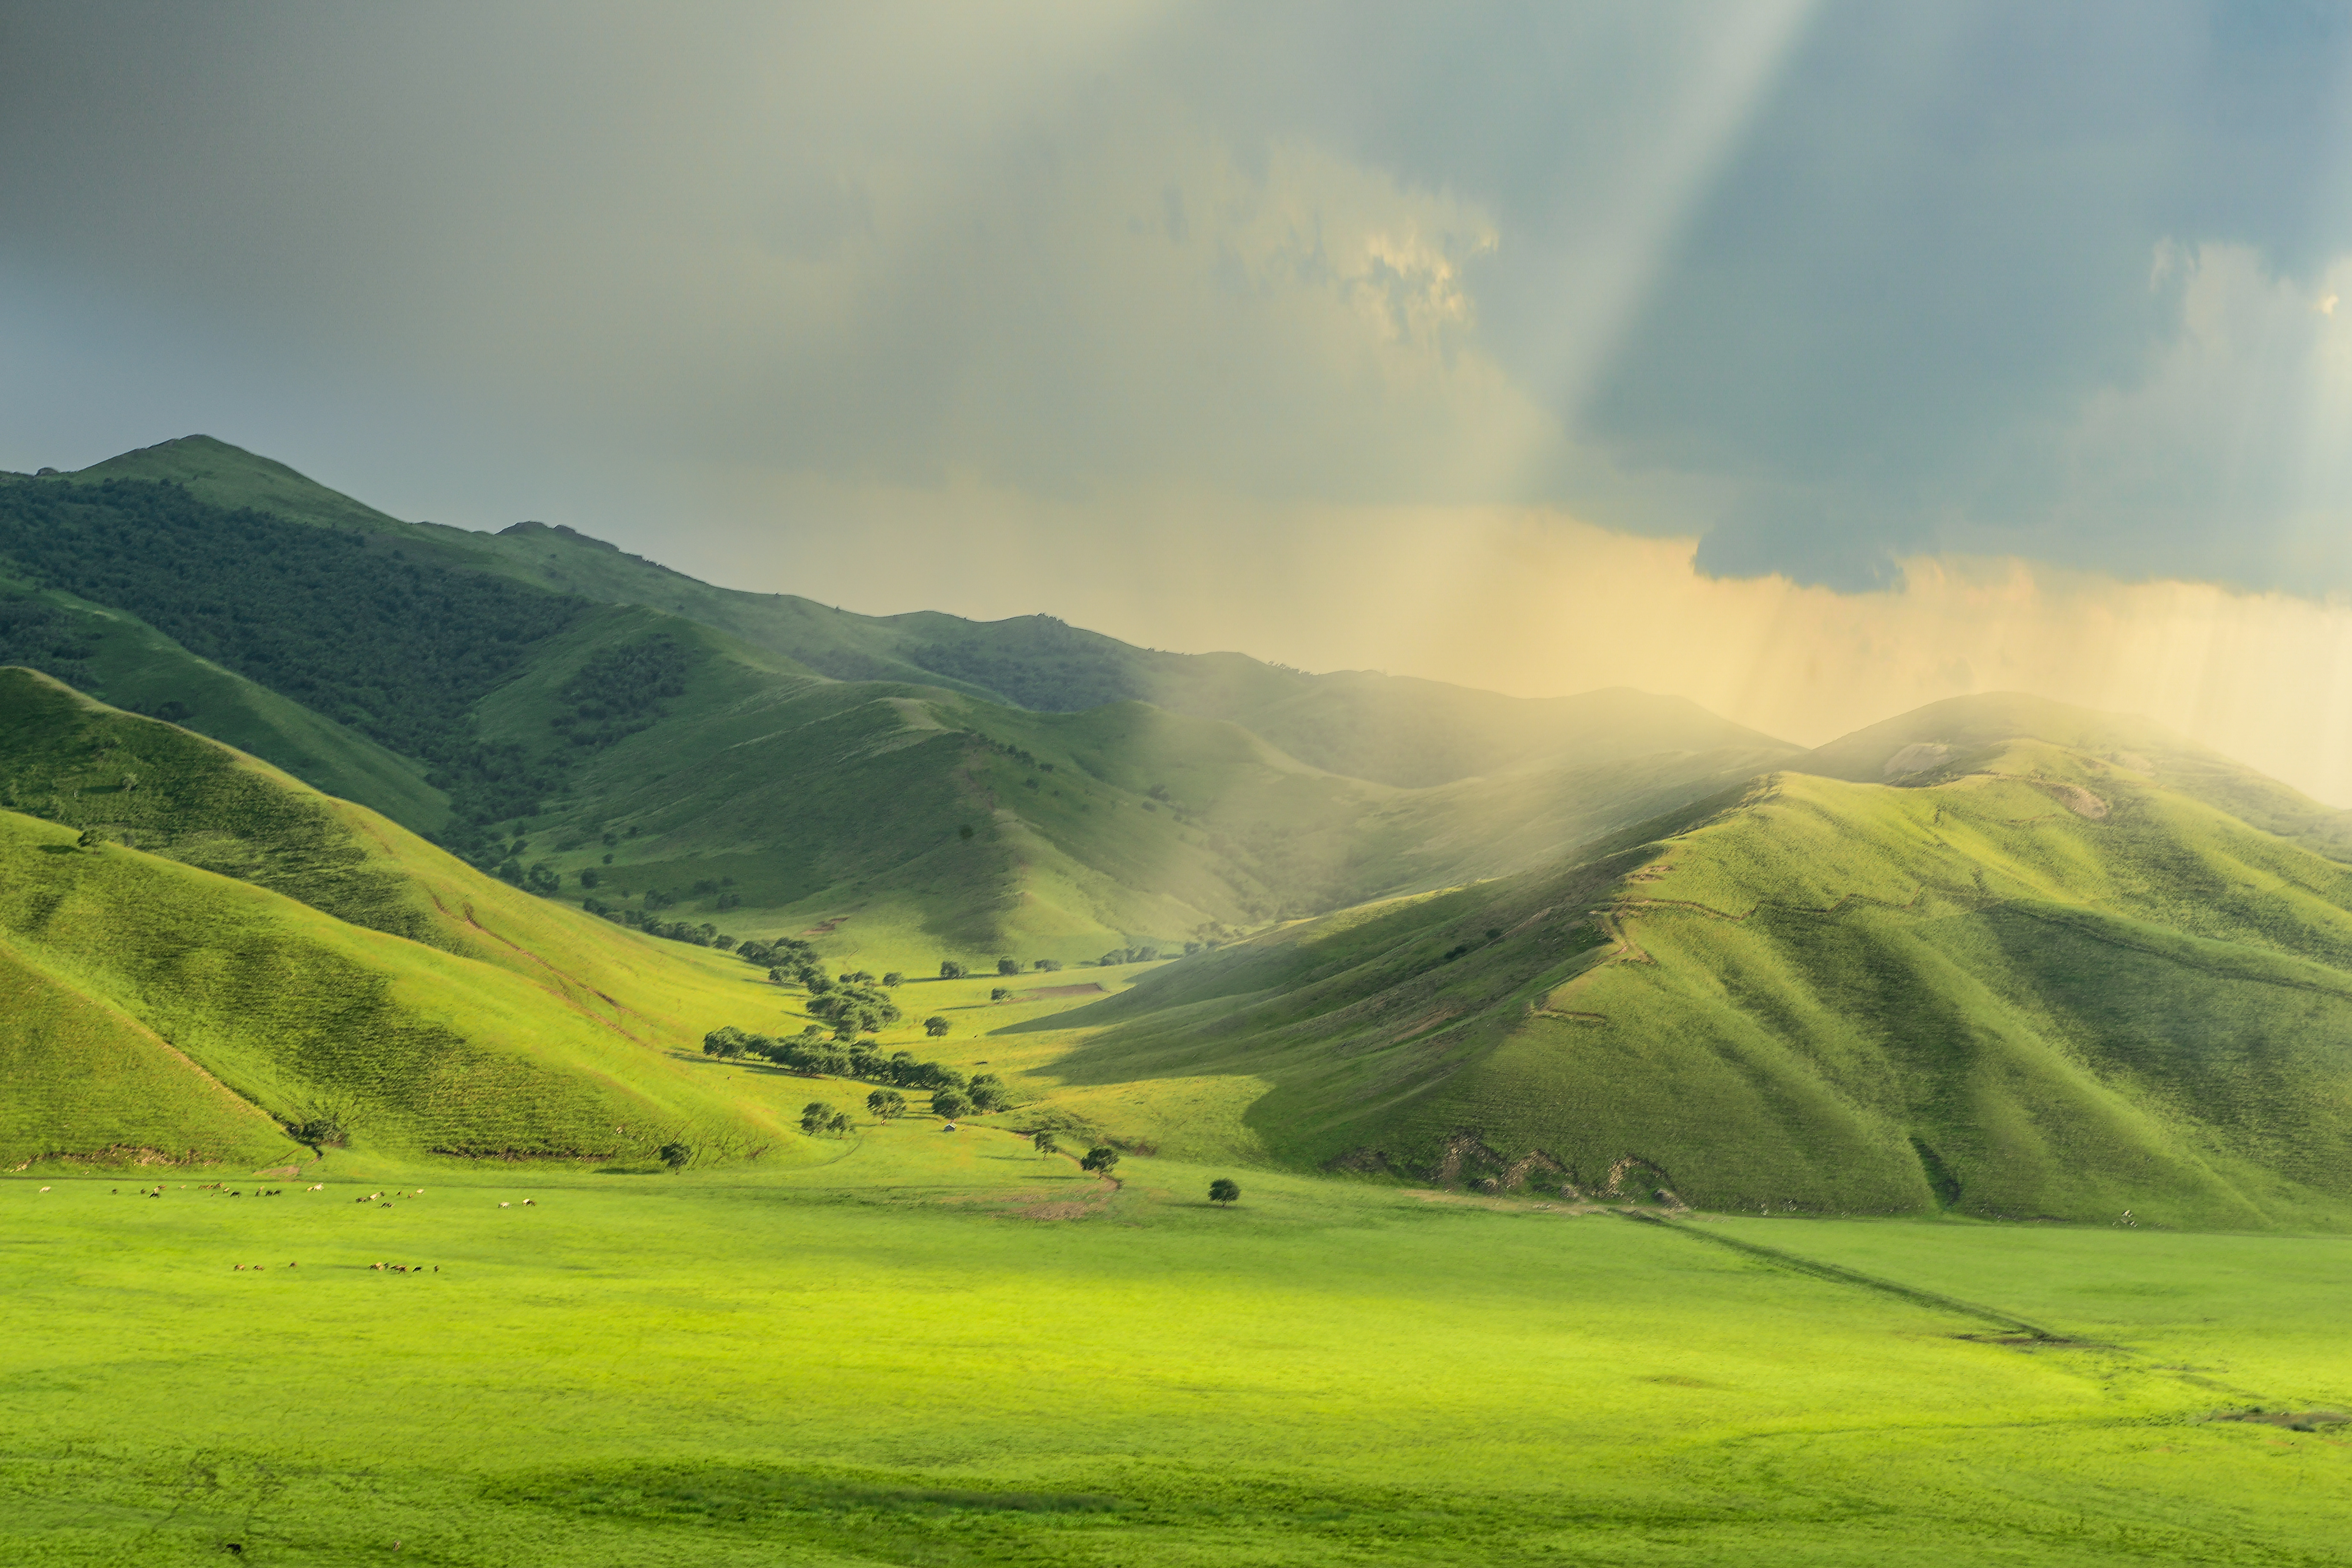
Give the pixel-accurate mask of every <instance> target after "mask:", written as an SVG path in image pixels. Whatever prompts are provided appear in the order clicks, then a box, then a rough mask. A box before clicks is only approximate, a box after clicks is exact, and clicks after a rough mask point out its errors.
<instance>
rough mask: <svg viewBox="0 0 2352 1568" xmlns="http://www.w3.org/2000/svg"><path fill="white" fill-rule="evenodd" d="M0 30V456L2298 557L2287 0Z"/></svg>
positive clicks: (2232, 567)
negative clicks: (236, 452)
mask: <svg viewBox="0 0 2352 1568" xmlns="http://www.w3.org/2000/svg"><path fill="white" fill-rule="evenodd" d="M0 29H5V31H0V153H5V156H0V213H5V214H6V217H5V223H0V352H5V356H6V359H7V362H8V366H9V371H10V373H9V377H8V382H7V384H6V385H5V387H0V415H5V421H0V428H5V433H6V434H5V441H6V443H7V445H6V449H5V451H0V463H10V464H16V465H32V464H35V463H68V464H69V463H79V462H86V461H89V460H92V459H94V458H97V457H99V456H102V455H106V454H107V453H108V452H110V451H113V450H117V449H120V448H121V447H125V446H130V445H133V444H143V443H145V442H148V441H152V440H156V439H161V438H163V437H165V436H169V435H173V434H183V433H184V432H186V431H187V430H190V429H194V428H205V429H208V430H210V431H211V432H212V433H213V434H220V435H224V436H226V437H227V438H230V439H234V440H239V441H241V442H242V443H244V444H250V445H255V446H257V447H261V448H264V449H267V450H271V451H273V452H276V453H278V454H279V455H287V456H289V457H292V458H295V459H296V460H298V461H300V462H303V463H305V464H307V465H311V466H315V467H319V468H321V469H323V470H324V471H325V472H326V474H327V476H329V477H331V478H336V479H338V480H340V481H341V482H342V483H344V484H346V485H348V486H352V487H356V488H361V489H363V490H365V491H367V492H368V493H369V494H370V495H371V496H372V497H375V498H379V499H382V500H383V501H385V502H386V504H389V505H393V506H394V507H404V509H406V510H408V511H410V512H412V513H414V512H424V513H426V514H427V515H433V516H437V517H447V518H449V519H450V520H467V521H484V522H498V521H503V520H506V518H508V517H511V516H513V515H516V514H518V513H522V512H541V511H545V510H547V509H549V508H550V507H569V508H570V511H569V512H568V513H566V515H568V516H570V517H572V518H573V519H574V520H577V521H580V522H582V523H583V524H585V525H587V526H591V527H593V528H600V529H602V530H603V531H605V532H609V533H614V534H618V535H621V536H623V537H627V536H628V535H629V533H630V530H631V528H633V527H646V528H651V527H655V526H656V524H658V525H659V526H660V527H662V528H669V529H672V530H676V529H683V528H691V527H694V526H696V525H694V524H693V521H692V519H693V517H695V515H696V506H697V504H698V503H696V502H695V501H694V500H693V499H692V496H691V494H690V493H689V492H690V489H691V485H692V484H693V483H695V482H698V481H695V480H694V479H693V478H692V476H698V475H707V474H711V473H724V474H729V475H734V476H757V475H761V474H767V475H800V476H812V475H813V476H821V477H822V478H823V479H824V481H825V482H826V483H828V484H833V485H836V486H857V485H866V484H871V485H886V486H921V485H936V484H939V483H941V482H943V478H944V476H951V475H958V474H965V475H971V476H977V477H978V479H979V480H980V481H982V482H983V483H986V484H990V485H994V486H1003V487H1005V488H1008V489H1010V490H1014V491H1019V492H1025V493H1029V494H1033V495H1036V496H1039V497H1050V498H1052V499H1053V500H1054V501H1055V503H1056V504H1057V505H1083V504H1086V498H1087V497H1089V496H1092V497H1097V498H1098V501H1097V504H1098V505H1099V507H1100V508H1101V509H1102V511H1103V513H1104V515H1105V516H1106V517H1116V516H1118V515H1119V511H1120V506H1121V503H1120V501H1119V499H1118V494H1119V491H1120V488H1121V487H1122V486H1171V485H1187V486H1199V487H1201V488H1202V490H1204V491H1205V492H1209V493H1212V494H1213V493H1215V492H1219V491H1223V492H1227V493H1230V494H1233V495H1234V496H1245V497H1255V498H1257V499H1261V500H1265V499H1272V500H1276V501H1280V502H1283V503H1285V504H1299V505H1315V504H1322V503H1353V504H1362V503H1367V502H1378V501H1382V500H1394V501H1414V502H1422V503H1433V504H1443V503H1448V502H1453V503H1465V504H1467V503H1483V502H1496V501H1536V502H1549V503H1555V504H1560V505H1565V506H1567V507H1570V508H1572V509H1573V510H1575V511H1577V512H1579V513H1580V514H1581V515H1583V516H1585V517H1591V518H1592V519H1593V520H1596V521H1599V522H1601V523H1603V524H1606V525H1608V526H1611V527H1614V528H1622V529H1627V530H1631V531H1636V532H1643V533H1670V534H1683V533H1702V534H1704V535H1705V536H1706V539H1705V544H1704V547H1703V549H1702V554H1701V561H1702V564H1703V565H1704V566H1706V568H1708V569H1709V570H1717V571H1720V572H1724V573H1729V574H1753V573H1765V572H1772V571H1781V572H1786V573H1789V574H1790V575H1792V576H1795V577H1797V578H1799V579H1800V580H1808V581H1826V582H1832V583H1835V584H1839V585H1841V586H1846V587H1859V586H1864V585H1868V584H1871V583H1874V582H1881V581H1885V580H1887V578H1888V577H1889V575H1890V574H1891V573H1892V572H1894V571H1895V570H1896V569H1897V563H1898V562H1899V561H1900V559H1903V558H1904V557H1906V556H1908V555H1912V554H1916V553H1920V552H1934V551H1937V550H1947V549H1966V550H1990V551H2018V552H2021V553H2024V554H2027V555H2030V556H2034V557H2042V558H2051V559H2059V560H2063V561H2067V562H2071V563H2076V564H2084V565H2090V566H2095V567H2098V568H2101V569H2104V570H2113V571H2116V572H2119V573H2122V574H2125V575H2127V576H2128V575H2147V574H2162V573H2181V574H2187V575H2193V576H2200V577H2208V578H2213V579H2218V580H2227V581H2240V582H2250V583H2257V584H2269V583H2284V584H2286V585H2288V586H2293V587H2296V588H2302V589H2312V588H2326V587H2331V586H2342V585H2352V549H2347V545H2346V540H2347V538H2352V529H2347V526H2346V524H2347V518H2352V472H2347V469H2346V467H2345V465H2343V464H2342V463H2340V462H2337V461H2336V460H2335V459H2334V458H2333V457H2332V456H2331V454H2332V453H2333V452H2334V451H2335V450H2336V449H2337V448H2338V447H2341V446H2343V445H2344V443H2343V442H2342V440H2341V436H2342V434H2343V429H2342V422H2343V420H2344V418H2345V417H2346V416H2347V413H2352V392H2347V382H2346V377H2347V371H2346V369H2345V366H2346V364H2347V362H2352V360H2347V355H2348V354H2352V346H2347V343H2346V342H2345V341H2344V340H2343V339H2342V338H2341V336H2340V333H2341V332H2342V330H2343V329H2342V328H2339V327H2338V326H2337V324H2336V314H2335V313H2333V311H2332V307H2328V306H2327V305H2326V300H2327V299H2328V298H2330V297H2331V292H2332V290H2333V289H2334V288H2335V287H2336V284H2337V283H2339V282H2346V281H2347V277H2342V276H2339V273H2340V269H2341V267H2342V266H2343V261H2342V258H2343V257H2345V256H2347V253H2352V232H2347V229H2352V202H2347V152H2346V146H2347V134H2346V132H2347V125H2346V123H2345V115H2346V112H2347V110H2346V108H2345V105H2346V104H2347V102H2352V94H2347V93H2346V92H2345V91H2344V90H2343V88H2344V85H2345V82H2346V74H2347V64H2352V60H2347V36H2346V28H2345V26H2344V25H2343V23H2342V20H2341V16H2340V14H2339V13H2337V12H2335V11H2333V10H2322V9H2318V8H2308V7H2299V6H2290V5H2279V6H2246V5H2235V6H2201V5H2187V4H2180V3H2164V4H2132V5H2075V6H2067V7H2046V6H2045V7H2036V6H2027V5H1973V6H1971V5H1933V6H1927V5H1921V6H1890V5H1867V6H1864V5H1832V6H1828V7H1811V6H1808V5H1804V4H1802V3H1801V0H1786V3H1780V4H1758V5H1748V6H1727V5H1703V6H1702V5H1691V6H1676V5H1642V6H1609V7H1601V6H1587V7H1580V8H1568V7H1561V6H1556V5H1528V6H1504V7H1493V8H1486V9H1479V10H1471V11H1463V10H1459V9H1454V8H1447V9H1443V10H1440V9H1436V8H1429V7H1420V6H1396V7H1390V8H1379V7H1368V6H1361V5H1349V6H1339V5H1333V6H1297V7H1286V8H1282V9H1278V10H1277V9H1271V8H1265V7H1255V6H1254V7H1226V8H1178V9H1173V10H1161V9H1157V8H1150V9H1137V10H1131V11H1129V10H1120V9H1117V8H1110V7H1104V6H1098V5H1071V6H1067V7H1051V6H1034V7H1026V8H1019V9H1008V10H1003V11H992V12H981V11H976V10H972V9H970V8H958V7H898V8H887V7H884V8H859V9H856V10H851V9H846V8H835V7H808V8H790V7H784V8H779V7H771V6H745V7H722V6H714V7H697V8H688V9H683V10H679V9H666V10H664V11H662V12H660V13H655V12H651V11H645V10H636V9H626V8H614V9H598V8H592V7H586V6H576V5H565V6H509V7H455V6H452V7H438V8H436V7H429V6H404V7H400V8H396V9H395V8H381V7H343V8H330V7H322V6H295V7H268V6H239V7H233V8H229V7H223V8H203V9H197V8H191V7H185V6H154V7H137V6H103V5H100V6H93V5H56V6H28V5H10V6H8V7H7V8H6V9H5V10H0ZM2347 292H2352V288H2347ZM2343 314H2344V316H2345V318H2346V319H2347V322H2352V310H2347V311H2346V312H2344V313H2343ZM681 476H688V477H686V478H682V477H681ZM746 486H747V487H749V488H756V486H750V485H749V481H746ZM468 508H471V510H470V511H469V510H468ZM632 519H640V520H641V521H632ZM642 519H652V521H642ZM785 526H787V527H790V526H793V525H791V524H789V523H788V524H787V525H785Z"/></svg>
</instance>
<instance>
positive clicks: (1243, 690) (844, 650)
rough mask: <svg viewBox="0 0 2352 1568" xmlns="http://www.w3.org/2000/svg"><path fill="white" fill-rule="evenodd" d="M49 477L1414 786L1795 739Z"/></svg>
mask: <svg viewBox="0 0 2352 1568" xmlns="http://www.w3.org/2000/svg"><path fill="white" fill-rule="evenodd" d="M59 477H60V478H61V479H62V480H63V481H64V482H66V483H68V484H75V485H89V484H100V485H103V484H105V483H107V482H110V481H113V482H120V481H125V480H137V481H148V482H156V481H170V482H173V483H177V484H181V485H184V486H186V488H187V490H188V491H189V493H190V494H191V495H192V496H194V497H196V498H197V499H199V500H202V501H205V502H208V503H211V504H212V505H215V506H218V507H230V508H236V507H251V508H254V509H256V510H258V511H261V512H264V513H268V514H270V515H272V516H276V517H283V518H286V519H289V520H291V521H293V522H297V523H302V524H309V525H314V526H322V527H325V528H330V529H337V530H347V531H354V532H358V533H361V534H363V535H365V536H368V537H369V538H371V539H373V540H374V541H375V542H379V543H381V542H384V541H387V540H390V539H394V538H396V539H398V540H399V541H400V542H401V544H402V545H403V546H404V548H405V549H407V550H409V551H410V552H412V553H415V554H419V555H421V556H423V557H425V558H429V559H433V560H435V561H436V562H438V563H440V564H442V565H445V566H447V567H451V568H456V569H461V570H472V571H482V572H489V573H495V574H497V575H499V576H502V577H505V578H508V579H510V580H515V581H519V582H523V583H528V584H530V585H531V586H533V587H536V588H539V589H541V590H544V591H547V592H549V593H551V594H555V595H561V596H562V597H564V598H567V599H573V600H586V601H594V602H598V603H606V604H632V605H642V606H644V607H646V608H648V609H654V610H660V611H666V612H669V613H671V614H673V615H677V616H680V617H683V618H685V619H687V620H690V621H695V622H700V623H701V624H703V625H706V626H709V627H711V628H713V629H715V630H718V631H720V632H726V633H728V634H729V635H730V636H731V637H734V638H736V639H738V640H739V641H740V642H742V643H748V644H749V645H751V646H752V647H755V648H760V649H764V650H766V651H767V652H769V653H778V654H782V655H783V656H785V657H786V658H788V659H791V660H793V661H794V662H796V663H797V664H802V665H804V666H806V667H807V668H809V669H811V670H814V671H816V672H818V673H820V674H824V675H827V676H829V677H832V678H834V679H836V680H845V681H885V682H901V683H910V684H915V685H926V686H931V687H937V688H940V689H944V690H948V691H953V692H957V693H960V694H961V695H967V696H974V697H979V698H982V699H983V700H986V701H991V702H994V703H999V704H1003V705H1006V706H1014V707H1021V708H1026V709H1031V710H1034V711H1040V712H1077V711H1082V710H1085V709H1087V708H1093V707H1099V706H1105V705H1107V704H1109V703H1115V702H1122V701H1141V702H1149V703H1150V704H1152V705H1153V706H1158V707H1163V708H1167V709H1170V710H1171V711H1173V712H1177V713H1182V714H1186V715H1190V716H1194V717H1199V718H1215V719H1224V720H1227V721H1229V722H1232V723H1234V724H1239V725H1242V726H1243V727H1246V728H1248V729H1250V730H1252V731H1254V732H1255V733H1256V734H1258V735H1259V736H1261V737H1264V738H1265V739H1266V740H1268V741H1270V742H1272V743H1273V744H1274V745H1275V746H1276V747H1279V748H1280V749H1282V750H1283V751H1285V752H1286V753H1288V754H1289V755H1290V756H1293V757H1296V758H1299V759H1300V760H1302V761H1304V762H1306V763H1307V764H1309V765H1310V766H1312V767H1316V768H1324V769H1326V770H1328V771H1331V772H1336V773H1345V774H1349V775H1351V776H1354V777H1358V778H1363V779H1372V780H1374V781H1377V782H1381V783H1386V784H1393V785H1398V786H1402V787H1407V788H1417V787H1423V786H1429V785H1435V784H1443V783H1447V782H1450V781H1453V780H1455V779H1467V778H1472V777H1477V776H1481V775H1489V774H1496V773H1502V772H1507V771H1513V770H1517V769H1522V768H1535V767H1573V766H1590V765H1593V764H1598V763H1602V762H1609V761H1613V760H1619V759H1622V758H1633V757H1637V756H1642V755H1646V754H1651V753H1656V752H1666V751H1711V750H1717V749H1723V748H1734V749H1742V750H1752V749H1767V750H1776V751H1782V752H1787V751H1791V750H1793V749H1794V748H1792V747H1788V746H1786V744H1785V743H1783V742H1780V741H1777V740H1774V739H1773V738H1772V737H1769V736H1764V735H1760V734H1759V733H1757V732H1756V731H1754V730H1750V729H1748V728H1745V727H1742V726H1739V725H1735V724H1732V723H1730V722H1728V721H1727V720H1725V719H1722V718H1718V717H1717V716H1715V715H1713V714H1710V713H1708V712H1706V710H1705V709H1703V708H1700V707H1699V706H1696V704H1693V703H1690V702H1688V701H1686V700H1684V699H1682V698H1676V697H1658V696H1653V695H1649V694H1647V693H1643V692H1635V691H1631V690H1626V689H1622V688H1620V689H1616V690H1612V691H1605V692H1590V693H1585V694H1583V695H1578V696H1571V697H1557V698H1542V699H1535V698H1523V697H1507V696H1502V695H1497V694H1495V693H1492V692H1481V691H1475V690H1471V689H1468V688H1465V687H1461V686H1454V685H1444V684H1443V683H1440V682H1435V681H1423V680H1412V679H1406V678H1400V677H1391V676H1388V675H1383V674H1374V673H1371V672H1368V671H1349V672H1341V673H1339V674H1319V675H1318V674H1307V672H1305V671H1301V670H1293V669H1288V668H1286V667H1284V666H1282V665H1277V664H1265V663H1262V662H1260V661H1258V660H1256V659H1252V658H1249V657H1246V656H1245V655H1243V654H1240V653H1208V654H1192V653H1166V652H1162V651H1160V650H1158V649H1148V648H1138V647H1135V646H1133V645H1131V644H1129V643H1122V642H1119V641H1118V639H1116V638H1113V637H1107V636H1104V635H1103V634H1101V633H1100V632H1089V631H1086V630H1084V629H1082V628H1079V627H1074V626H1071V625H1068V624H1067V623H1066V622H1062V621H1059V620H1057V619H1055V617H1053V616H1050V615H1029V616H1018V617H1014V618H1013V619H1011V620H1006V621H999V622H972V621H967V620H964V619H962V618H961V617H960V616H954V615H944V614H940V613H938V612H931V611H919V612H911V613H908V614H902V615H887V616H868V615H859V614H855V613H851V612H845V611H843V610H840V609H838V608H836V607H834V606H830V605H824V604H819V603H816V602H814V601H811V600H807V599H803V598H801V597H798V596H796V595H793V594H774V593H766V594H763V593H746V592H742V591H737V590H732V589H725V588H718V587H714V586H712V585H711V584H709V583H706V582H701V581H698V580H695V579H693V578H690V577H688V576H686V575H685V574H683V573H681V572H676V571H672V570H669V569H668V568H667V567H663V566H660V565H658V564H656V563H655V562H653V561H649V560H646V559H644V558H643V557H641V556H635V555H631V554H628V553H626V552H625V551H622V550H620V549H615V548H614V546H612V545H610V544H607V543H605V542H604V541H603V540H600V539H594V538H589V537H588V536H586V535H584V534H581V533H579V532H577V531H575V530H573V529H572V528H564V527H561V526H558V527H553V528H551V527H549V526H547V525H546V524H543V523H536V522H524V523H517V524H515V525H514V526H513V527H511V528H507V529H504V530H502V531H501V532H499V533H498V534H495V535H490V534H473V533H467V532H465V531H463V530H460V529H456V528H442V527H438V526H435V525H432V524H420V523H401V522H398V521H396V520H395V519H393V518H391V517H386V516H385V515H384V514H383V513H381V512H378V511H376V510H374V509H373V508H372V507H365V506H363V505H362V504H361V503H359V502H357V501H353V500H352V499H351V498H350V497H346V496H342V495H341V494H339V493H337V492H336V491H333V490H331V489H329V488H327V487H326V486H322V485H320V484H318V483H316V482H315V481H313V480H310V479H308V478H305V477H304V476H301V475H299V474H298V473H296V472H295V471H294V470H293V469H291V468H289V467H287V466H286V465H284V464H281V463H277V462H273V461H271V460H270V459H268V458H265V457H260V456H257V455H254V454H251V453H247V452H244V451H242V450H240V449H239V448H237V447H235V446H231V445H229V444H226V442H221V441H216V440H215V439H213V438H212V437H210V436H203V435H192V436H186V437H184V438H182V439H180V440H177V441H168V442H164V443H163V444H159V445H156V446H152V447H146V448H143V449H142V450H140V451H138V452H132V453H126V454H124V455H121V456H120V457H114V458H110V459H108V460H107V461H106V462H104V463H100V464H97V465H93V466H91V467H89V468H85V469H82V470H80V471H79V473H76V474H72V475H67V476H59Z"/></svg>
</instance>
